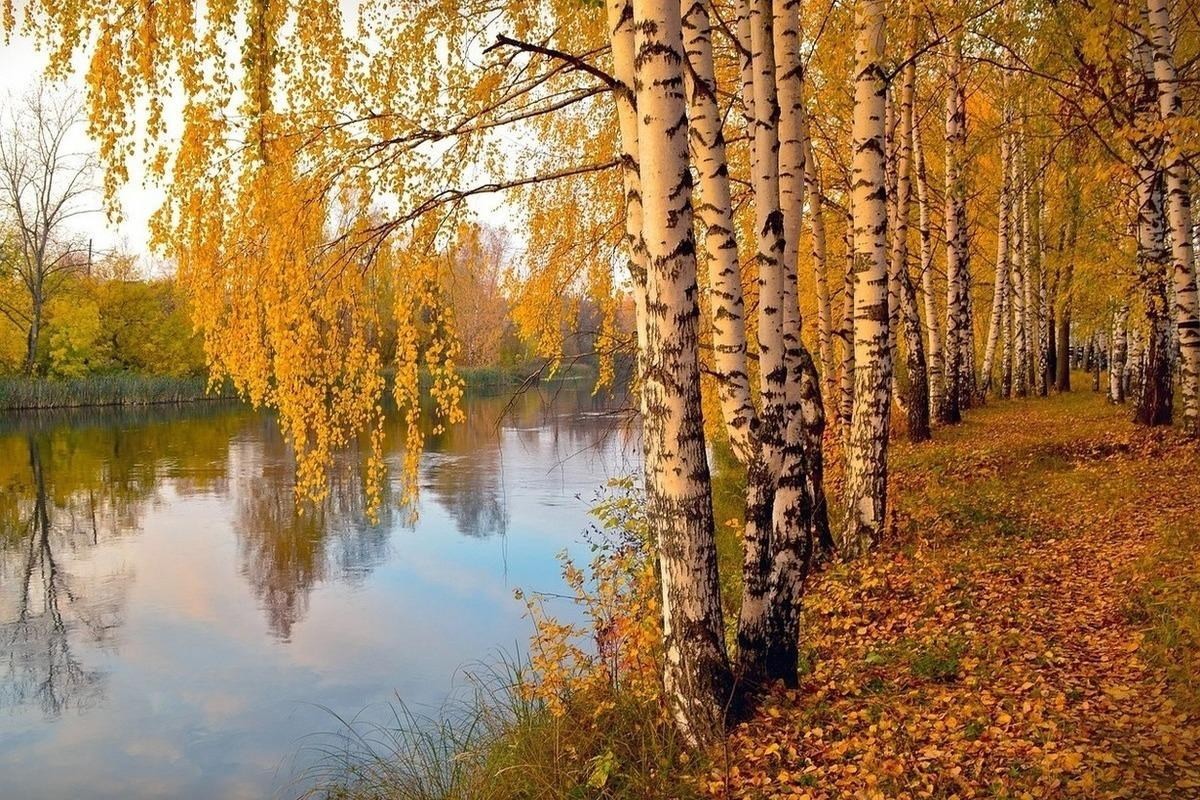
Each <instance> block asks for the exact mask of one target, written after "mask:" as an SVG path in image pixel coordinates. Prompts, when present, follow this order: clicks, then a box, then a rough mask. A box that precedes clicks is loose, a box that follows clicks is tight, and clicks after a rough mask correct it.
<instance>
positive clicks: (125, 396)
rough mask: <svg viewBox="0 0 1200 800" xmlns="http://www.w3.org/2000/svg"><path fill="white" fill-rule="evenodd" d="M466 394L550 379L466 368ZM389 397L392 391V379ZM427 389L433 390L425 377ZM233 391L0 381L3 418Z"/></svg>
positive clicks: (159, 383)
mask: <svg viewBox="0 0 1200 800" xmlns="http://www.w3.org/2000/svg"><path fill="white" fill-rule="evenodd" d="M459 375H460V376H461V377H462V379H463V383H464V384H465V386H466V388H467V390H468V391H471V392H477V393H480V394H499V393H501V392H506V391H513V390H515V389H517V388H519V387H521V386H523V385H526V384H536V383H538V382H540V381H542V380H547V379H549V378H548V376H545V375H543V374H542V373H541V372H540V371H539V370H538V369H537V368H536V367H535V366H523V367H520V368H504V367H468V368H463V369H461V370H459ZM387 377H388V382H389V384H388V391H389V392H390V390H391V385H390V381H391V375H390V373H389V375H388V376H387ZM553 380H554V381H555V382H572V383H580V384H588V385H590V384H591V383H593V382H594V381H595V380H596V372H595V370H594V369H592V368H591V367H590V366H589V365H586V364H576V365H568V366H566V367H564V368H563V369H562V370H560V371H559V372H558V373H556V374H555V375H554V376H553ZM421 381H422V385H423V386H428V385H430V384H432V379H431V378H429V376H428V375H427V374H425V373H422V375H421ZM237 399H238V393H237V391H236V390H235V389H234V388H233V385H232V384H230V383H228V382H226V383H225V384H224V385H222V386H220V387H217V388H216V389H211V388H210V387H209V384H208V379H207V378H205V377H187V378H177V377H171V376H166V375H123V374H113V375H92V376H88V377H85V378H69V379H53V378H24V377H15V376H11V377H2V378H0V412H5V411H36V410H44V409H55V408H98V407H105V406H150V405H168V404H175V403H198V402H208V401H214V400H225V401H229V400H237Z"/></svg>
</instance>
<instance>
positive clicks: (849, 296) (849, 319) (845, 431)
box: [839, 197, 854, 448]
mask: <svg viewBox="0 0 1200 800" xmlns="http://www.w3.org/2000/svg"><path fill="white" fill-rule="evenodd" d="M850 204H851V213H850V214H849V216H848V217H847V219H846V272H845V274H844V276H843V278H844V280H843V292H842V334H841V337H840V338H841V343H842V382H841V402H840V403H839V416H840V418H841V423H842V435H843V438H844V439H845V441H846V447H847V448H848V447H849V446H850V418H851V417H852V416H853V415H854V213H853V205H854V199H853V197H851V198H850Z"/></svg>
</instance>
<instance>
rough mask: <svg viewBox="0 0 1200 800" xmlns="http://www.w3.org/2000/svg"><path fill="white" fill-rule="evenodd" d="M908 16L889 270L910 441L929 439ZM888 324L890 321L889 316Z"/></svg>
mask: <svg viewBox="0 0 1200 800" xmlns="http://www.w3.org/2000/svg"><path fill="white" fill-rule="evenodd" d="M914 19H915V18H914V17H913V16H912V15H911V14H910V15H909V27H910V30H909V37H908V47H907V51H906V54H905V59H906V64H905V67H904V80H903V83H902V86H901V90H900V120H899V126H900V129H899V135H898V140H897V151H896V202H895V213H894V216H895V223H896V229H895V231H893V232H892V260H891V265H890V272H891V275H892V276H893V280H894V283H895V285H896V288H897V292H898V295H899V302H900V318H901V320H902V321H903V324H904V349H905V353H906V364H905V366H906V367H907V371H908V396H907V402H906V403H905V405H906V411H907V414H908V439H909V441H911V442H923V441H926V440H928V439H929V438H930V437H931V436H932V433H931V432H930V428H929V379H928V373H927V371H926V365H925V345H924V344H923V343H922V341H921V316H920V312H919V311H918V310H917V298H916V292H915V291H914V289H913V285H912V278H911V276H910V275H909V273H908V219H909V214H910V212H911V205H912V160H913V156H912V151H913V147H912V143H913V102H914V95H915V88H916V76H917V65H916V52H915V51H916V28H915V22H914ZM888 324H889V325H890V324H891V319H889V322H888Z"/></svg>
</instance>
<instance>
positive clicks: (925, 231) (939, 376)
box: [912, 128, 945, 414]
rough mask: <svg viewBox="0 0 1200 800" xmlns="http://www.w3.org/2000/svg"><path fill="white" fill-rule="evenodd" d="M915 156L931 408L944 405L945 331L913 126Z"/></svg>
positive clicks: (922, 167) (921, 150)
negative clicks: (939, 321) (941, 318)
mask: <svg viewBox="0 0 1200 800" xmlns="http://www.w3.org/2000/svg"><path fill="white" fill-rule="evenodd" d="M912 143H913V157H914V159H915V161H916V168H917V225H918V228H919V234H920V239H921V294H922V296H923V299H924V305H925V336H926V338H927V340H928V342H929V349H928V357H927V367H928V375H929V381H928V383H929V411H930V413H931V414H936V413H937V409H939V408H941V405H942V392H943V385H944V381H945V373H944V372H943V368H942V335H941V330H940V328H939V325H938V310H937V296H936V295H935V294H934V290H933V231H932V229H931V227H930V223H929V183H928V181H927V180H926V172H925V148H924V146H923V145H922V144H921V132H920V131H919V130H916V129H915V128H914V130H913V137H912Z"/></svg>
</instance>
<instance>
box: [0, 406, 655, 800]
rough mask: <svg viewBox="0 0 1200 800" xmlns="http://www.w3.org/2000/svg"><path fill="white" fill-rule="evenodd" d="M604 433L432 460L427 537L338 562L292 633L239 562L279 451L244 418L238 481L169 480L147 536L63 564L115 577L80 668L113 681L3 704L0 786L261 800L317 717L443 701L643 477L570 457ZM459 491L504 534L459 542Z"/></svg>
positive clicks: (235, 472) (534, 436) (80, 652)
mask: <svg viewBox="0 0 1200 800" xmlns="http://www.w3.org/2000/svg"><path fill="white" fill-rule="evenodd" d="M609 425H611V421H607V420H587V419H575V420H569V419H568V420H564V419H562V418H559V419H556V420H552V421H551V424H546V425H540V426H539V425H537V424H528V425H524V424H522V425H517V424H516V423H514V427H512V428H506V429H503V430H501V431H499V432H498V433H497V432H496V431H494V430H493V431H491V436H490V437H489V438H490V445H489V444H486V443H485V442H484V440H483V438H481V437H478V436H471V437H467V441H464V440H461V439H460V440H458V441H456V442H450V443H448V444H446V445H445V446H444V447H443V448H441V452H436V453H433V454H430V455H428V456H427V457H426V463H425V465H424V466H423V477H422V483H423V484H424V485H425V488H424V489H423V492H422V498H421V507H420V520H419V522H418V524H417V525H416V527H415V528H406V527H402V526H401V525H400V524H399V522H396V523H392V528H391V530H390V531H388V532H387V533H388V536H387V538H386V545H385V546H384V548H383V551H382V553H381V554H378V553H377V554H376V555H375V557H376V558H377V559H378V561H377V563H374V564H373V568H371V569H370V570H369V571H367V570H362V571H358V572H355V573H354V574H353V578H354V579H353V580H344V579H342V576H341V575H340V574H339V572H338V570H337V569H334V570H330V571H329V573H328V574H327V575H324V576H323V579H322V580H318V581H315V582H314V583H313V585H311V586H310V587H307V588H306V589H305V591H306V592H307V597H306V605H305V608H304V610H303V612H302V613H300V614H298V615H297V619H296V620H295V622H294V623H293V624H292V626H291V628H290V631H289V633H288V635H287V636H286V637H281V636H278V635H275V634H276V632H275V631H272V630H270V628H269V624H268V619H267V616H266V615H265V614H264V608H263V606H262V603H263V601H262V599H261V597H260V595H258V594H256V592H255V588H254V586H253V585H252V583H253V576H252V575H248V574H247V573H246V572H245V569H244V565H243V560H244V556H245V550H244V547H243V546H242V544H241V543H240V542H239V536H240V535H242V534H239V533H238V530H239V529H238V526H239V524H242V525H244V524H245V523H244V522H241V523H239V520H238V518H237V515H238V502H237V500H238V496H239V493H241V492H243V491H246V490H247V489H248V487H250V486H251V485H254V484H253V482H254V481H261V480H262V477H261V476H262V475H263V467H264V466H270V464H269V463H264V462H269V461H270V460H271V459H272V458H278V456H273V455H270V452H271V448H269V447H267V446H266V445H262V446H260V444H261V443H260V442H259V441H258V436H259V432H260V431H262V430H264V428H263V427H262V426H255V425H253V424H251V425H247V426H246V427H245V428H244V429H243V430H242V432H240V433H239V434H237V437H236V444H233V446H232V450H233V451H234V452H236V455H232V454H231V455H232V457H231V458H230V459H229V472H230V474H229V476H228V480H221V481H214V482H213V484H212V488H211V489H210V490H209V491H202V490H198V489H197V485H196V482H195V481H189V480H188V476H186V475H178V476H176V475H175V474H174V472H172V477H170V478H167V479H165V480H163V481H162V482H161V483H160V485H159V487H158V491H157V493H156V496H155V498H154V499H153V501H152V502H147V503H146V504H145V506H144V510H143V512H142V515H141V517H140V518H139V519H138V520H137V527H138V532H137V533H135V534H132V535H126V536H119V537H112V538H108V539H104V538H101V540H100V543H99V544H98V545H95V546H93V547H88V548H83V549H78V550H75V551H65V552H64V554H63V555H62V556H61V558H62V559H63V562H64V564H65V565H66V567H67V568H68V571H69V572H70V573H71V575H72V576H74V578H75V580H76V589H77V590H78V591H82V592H86V591H101V590H102V589H101V588H100V587H101V586H102V585H103V584H104V583H105V582H106V581H118V582H120V584H121V585H120V587H119V588H120V590H121V592H122V597H123V610H122V613H121V621H120V624H119V627H118V628H116V629H115V630H114V631H113V632H112V633H111V635H110V636H109V640H108V641H107V642H105V643H104V644H103V645H98V644H95V643H91V644H89V641H88V640H87V639H86V638H82V637H81V638H79V639H78V641H76V644H75V655H76V656H77V657H78V658H79V659H80V661H82V662H83V663H84V664H86V665H87V666H88V667H89V668H91V669H95V670H99V671H100V672H102V673H103V674H104V678H103V687H102V693H101V697H100V699H99V700H98V701H97V703H96V704H94V705H93V706H92V707H91V708H88V709H85V710H82V711H76V710H68V711H66V712H64V713H63V714H62V715H61V716H60V717H58V718H53V719H52V718H47V717H46V716H45V715H43V713H42V712H41V710H40V709H38V708H36V707H30V706H28V705H26V706H18V707H16V708H9V709H0V787H3V789H2V790H0V795H3V796H4V797H19V798H29V799H30V800H35V799H36V798H65V797H79V798H91V797H96V798H107V797H112V798H141V797H171V798H176V797H179V798H188V797H195V798H217V797H229V798H240V797H247V798H249V797H262V796H264V795H267V794H269V792H270V790H271V789H278V788H280V787H284V786H286V785H287V781H288V778H289V777H290V776H291V775H293V774H294V771H295V770H296V768H298V766H302V765H298V764H296V763H294V762H292V761H291V760H290V758H291V757H292V756H293V755H294V754H295V753H297V751H301V752H302V746H303V744H304V740H305V737H307V736H309V735H310V734H313V733H316V732H322V731H331V730H334V729H336V728H337V721H336V720H335V719H334V718H333V717H332V716H331V715H330V713H329V711H326V710H323V709H322V708H320V707H319V706H324V707H327V708H328V709H330V710H331V711H334V712H337V713H339V714H341V715H343V716H350V715H354V714H356V713H359V712H360V711H362V710H363V709H364V708H366V709H367V711H366V712H365V713H366V714H368V715H370V714H374V713H383V709H382V704H384V703H386V702H387V701H389V700H390V699H392V698H393V697H394V696H395V695H396V694H398V695H399V696H400V697H402V698H403V699H404V700H405V701H406V702H408V703H410V704H412V705H414V706H416V707H418V708H419V707H422V706H426V707H432V706H435V705H437V704H438V703H439V702H441V700H442V699H443V698H444V697H445V696H446V694H447V692H448V691H449V690H450V688H451V686H452V684H453V683H454V681H455V674H456V672H458V671H459V670H460V669H461V668H463V667H468V666H470V665H471V663H472V662H474V661H476V660H479V659H486V658H487V657H488V656H489V654H491V653H494V652H495V651H496V650H497V649H501V648H502V649H506V650H509V651H511V650H512V649H513V648H514V647H515V646H518V645H520V646H523V645H524V643H525V641H526V640H527V638H528V634H529V628H528V621H527V620H525V619H523V607H522V606H521V604H520V603H519V602H518V601H516V600H515V599H514V598H513V590H514V589H515V588H517V587H523V588H527V589H548V590H555V589H558V588H559V587H560V586H561V581H560V578H559V575H558V570H559V565H558V562H557V560H556V558H555V554H556V553H557V552H558V551H560V550H561V549H563V548H565V547H571V546H573V545H576V544H578V543H579V541H580V537H581V533H582V531H583V530H584V529H585V528H586V526H587V525H588V523H589V517H588V514H587V508H588V504H589V501H590V500H591V499H592V498H593V497H594V495H595V492H596V490H597V489H598V487H599V486H600V484H602V483H603V481H604V480H605V479H606V478H607V477H610V476H615V475H619V474H623V473H624V472H627V471H628V470H629V458H630V457H631V453H632V448H631V447H630V446H629V445H628V443H627V442H625V441H623V439H622V437H621V436H613V437H609V438H607V439H604V440H603V441H602V443H601V444H600V446H599V448H598V449H592V450H591V451H589V452H585V453H580V454H579V455H575V456H574V457H571V458H565V457H567V456H572V455H574V454H576V453H577V452H579V451H581V450H584V449H585V447H586V445H587V444H590V443H592V442H594V441H595V440H596V439H597V438H602V437H601V433H602V431H603V430H604V429H605V428H606V427H607V426H609ZM256 448H257V450H258V457H257V461H256V459H255V458H254V457H253V456H254V453H255V450H256ZM264 453H266V454H268V455H263V454H264ZM138 457H139V458H142V457H144V458H148V459H152V458H154V454H153V453H149V452H147V453H144V454H139V456H138ZM48 469H49V468H48ZM439 470H440V471H441V474H437V473H438V471H439ZM177 482H179V483H180V484H181V485H180V486H179V487H178V490H177V487H176V483H177ZM456 487H461V488H463V489H464V490H465V491H467V492H484V493H485V494H490V496H491V497H492V498H493V499H494V498H495V497H496V493H497V492H499V501H498V502H499V504H500V505H501V506H502V507H503V509H504V514H505V515H506V517H507V521H506V524H505V528H506V530H507V534H506V535H504V536H488V535H486V534H487V533H488V531H481V532H477V533H482V534H484V535H461V534H462V533H471V531H464V530H463V516H462V509H463V507H464V503H468V501H467V500H464V498H463V497H462V496H460V495H456V494H455V488H456ZM470 502H476V500H471V501H470ZM348 527H354V526H348ZM359 527H362V526H359ZM326 544H327V545H329V543H328V542H327V543H326ZM343 555H344V554H343ZM343 566H351V567H352V566H353V565H343ZM346 574H349V573H348V572H347V573H346ZM0 589H2V587H0ZM3 600H4V595H3V591H0V622H2V621H3V616H2V614H3V611H4V607H3ZM2 646H3V643H0V647H2ZM370 707H373V708H370Z"/></svg>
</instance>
